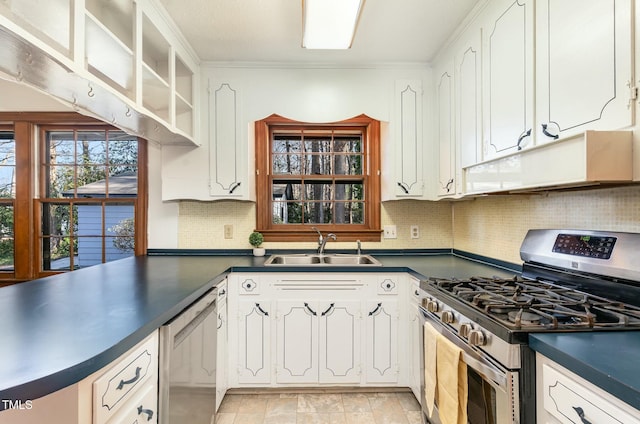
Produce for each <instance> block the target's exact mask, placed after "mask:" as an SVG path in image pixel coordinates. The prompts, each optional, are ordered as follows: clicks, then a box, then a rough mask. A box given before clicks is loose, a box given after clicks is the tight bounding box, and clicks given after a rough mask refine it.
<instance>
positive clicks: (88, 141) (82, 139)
mask: <svg viewBox="0 0 640 424" xmlns="http://www.w3.org/2000/svg"><path fill="white" fill-rule="evenodd" d="M77 137H78V144H77V146H76V149H77V150H76V152H77V163H78V164H79V165H80V164H81V165H84V164H105V163H106V162H107V141H106V139H105V138H106V134H105V131H78V136H77Z"/></svg>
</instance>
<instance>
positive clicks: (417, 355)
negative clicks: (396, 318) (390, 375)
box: [409, 305, 424, 403]
mask: <svg viewBox="0 0 640 424" xmlns="http://www.w3.org/2000/svg"><path fill="white" fill-rule="evenodd" d="M410 308H411V314H410V315H409V325H410V329H409V331H410V335H409V343H410V346H411V354H410V359H409V360H410V361H411V362H410V364H409V388H410V389H411V391H412V392H413V394H414V395H415V397H416V399H419V400H420V402H421V403H422V398H421V395H420V379H421V378H422V373H423V372H424V366H423V365H422V362H423V361H422V357H423V346H422V343H421V341H422V338H421V334H422V331H423V330H422V325H421V320H420V311H419V310H418V306H416V305H411V306H410Z"/></svg>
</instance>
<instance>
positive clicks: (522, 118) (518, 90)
mask: <svg viewBox="0 0 640 424" xmlns="http://www.w3.org/2000/svg"><path fill="white" fill-rule="evenodd" d="M484 16H485V18H483V30H482V33H483V54H484V85H483V88H484V118H485V125H484V153H485V159H489V158H493V157H497V156H503V155H505V154H508V153H512V152H514V151H517V150H520V149H522V148H523V147H524V146H526V145H527V144H530V142H531V140H530V139H531V129H532V126H533V100H534V98H533V71H534V63H533V46H534V28H533V23H534V20H533V19H534V7H533V1H531V0H528V1H527V0H498V1H494V2H491V3H490V4H489V6H488V8H487V10H486V13H485V15H484Z"/></svg>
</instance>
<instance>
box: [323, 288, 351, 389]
mask: <svg viewBox="0 0 640 424" xmlns="http://www.w3.org/2000/svg"><path fill="white" fill-rule="evenodd" d="M318 304H319V306H320V307H321V309H322V311H321V312H319V319H320V323H319V343H318V345H319V349H320V352H319V355H318V356H319V381H320V383H359V382H360V374H361V372H360V365H361V364H360V344H361V340H360V334H361V333H360V327H361V322H362V320H361V313H360V301H357V300H352V301H334V302H319V303H318Z"/></svg>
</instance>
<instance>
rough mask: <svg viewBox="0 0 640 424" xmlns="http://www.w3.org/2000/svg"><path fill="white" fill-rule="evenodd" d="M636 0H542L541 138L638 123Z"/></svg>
mask: <svg viewBox="0 0 640 424" xmlns="http://www.w3.org/2000/svg"><path fill="white" fill-rule="evenodd" d="M632 37H633V35H632V7H631V1H630V0H538V1H537V3H536V108H537V120H538V125H537V126H536V131H537V133H538V135H537V137H536V140H537V142H538V143H539V144H542V143H545V142H549V141H553V140H555V139H557V138H565V137H568V136H572V135H575V134H578V133H581V132H584V131H585V130H588V129H595V130H617V129H621V128H625V127H628V126H630V125H632V124H633V108H632V107H630V102H631V100H630V88H629V87H630V86H633V85H634V82H633V76H632V69H633V68H632Z"/></svg>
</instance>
